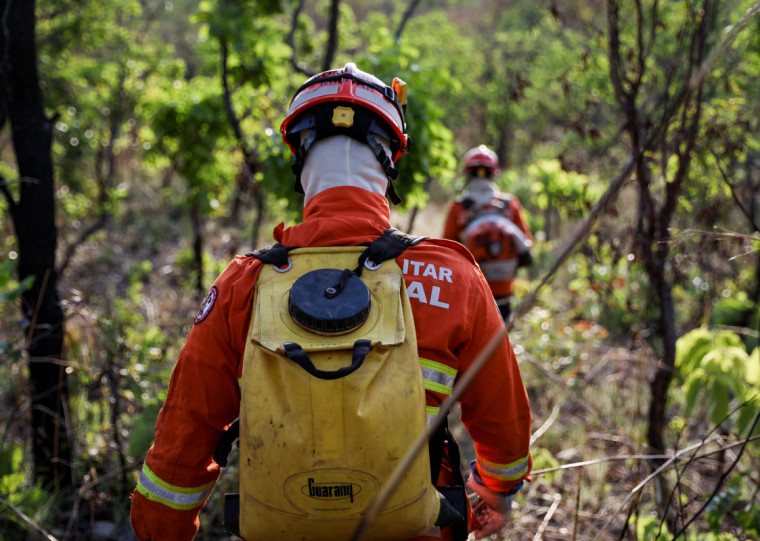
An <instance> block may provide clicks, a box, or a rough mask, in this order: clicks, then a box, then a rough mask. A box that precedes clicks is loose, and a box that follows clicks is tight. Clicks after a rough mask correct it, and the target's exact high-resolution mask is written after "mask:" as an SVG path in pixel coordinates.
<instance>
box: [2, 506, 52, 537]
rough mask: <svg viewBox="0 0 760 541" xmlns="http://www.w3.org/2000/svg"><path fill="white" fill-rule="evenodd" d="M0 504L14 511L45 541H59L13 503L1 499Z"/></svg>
mask: <svg viewBox="0 0 760 541" xmlns="http://www.w3.org/2000/svg"><path fill="white" fill-rule="evenodd" d="M0 503H1V504H3V505H4V506H6V507H7V508H8V509H10V510H11V511H13V512H14V513H15V514H16V515H17V516H18V517H19V518H20V519H21V520H22V521H24V523H25V524H26V525H27V526H29V527H30V528H32V529H33V530H35V531H36V532H38V533H39V534H41V535H42V536H43V537H44V538H45V539H47V540H48V541H58V539H57V538H56V537H53V536H52V535H51V534H50V532H48V531H47V530H46V529H45V528H43V527H42V526H40V525H39V524H37V523H36V522H34V521H33V520H32V519H31V518H30V517H29V516H28V515H26V514H25V513H24V512H23V511H22V510H21V509H19V508H18V507H16V506H15V505H13V504H12V503H11V502H9V501H8V500H6V499H5V498H3V497H0Z"/></svg>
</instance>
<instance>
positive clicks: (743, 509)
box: [705, 475, 760, 539]
mask: <svg viewBox="0 0 760 541" xmlns="http://www.w3.org/2000/svg"><path fill="white" fill-rule="evenodd" d="M743 483H744V480H743V476H742V475H733V476H732V477H731V481H730V482H729V484H728V486H727V487H726V489H725V490H722V491H721V492H719V493H718V494H717V495H716V496H715V497H714V498H713V499H712V501H710V503H709V504H708V505H707V507H706V508H705V517H706V519H707V524H708V525H709V526H710V529H711V530H712V532H713V533H714V534H719V533H720V532H721V530H722V529H723V527H724V525H725V524H726V521H727V520H731V519H732V520H735V521H736V522H737V523H738V524H739V525H740V526H741V527H742V528H743V530H744V533H745V534H746V535H747V536H750V537H749V538H752V539H755V538H758V537H760V508H758V505H757V503H756V502H755V501H754V499H753V498H748V499H743V497H742V485H743Z"/></svg>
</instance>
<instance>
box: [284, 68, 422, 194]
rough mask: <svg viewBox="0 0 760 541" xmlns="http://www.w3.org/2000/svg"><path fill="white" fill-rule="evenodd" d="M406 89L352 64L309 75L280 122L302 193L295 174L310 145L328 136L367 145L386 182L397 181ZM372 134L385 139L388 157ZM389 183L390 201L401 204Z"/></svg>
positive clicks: (404, 143)
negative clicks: (344, 136) (387, 83)
mask: <svg viewBox="0 0 760 541" xmlns="http://www.w3.org/2000/svg"><path fill="white" fill-rule="evenodd" d="M406 91H407V88H406V83H405V82H403V81H402V80H401V79H399V78H395V79H393V83H392V84H391V86H388V85H386V84H385V83H383V82H382V81H381V80H380V79H378V78H377V77H375V76H374V75H371V74H369V73H365V72H363V71H361V70H360V69H358V68H357V67H356V64H352V63H349V64H346V65H345V67H343V68H341V69H336V70H330V71H325V72H322V73H318V74H317V75H314V76H313V77H311V78H310V79H308V80H307V81H306V82H305V83H304V84H303V85H302V86H301V88H299V89H298V90H297V91H296V93H295V95H294V96H293V99H292V100H291V102H290V108H289V109H288V116H287V117H285V120H284V121H283V122H282V125H281V126H280V133H281V134H282V138H283V140H284V141H285V144H287V145H288V147H289V148H290V150H291V152H293V154H294V155H295V163H294V165H293V171H294V172H295V173H296V177H297V178H296V190H297V191H301V192H302V191H303V190H302V187H301V182H300V172H301V168H302V167H303V163H304V160H305V158H306V153H307V152H308V150H309V147H310V146H311V145H312V144H313V143H314V142H315V141H317V140H319V139H323V138H325V137H330V136H332V135H348V136H349V137H353V138H354V139H357V140H358V141H360V142H362V143H365V144H368V145H369V146H370V148H371V149H372V151H373V152H374V153H375V156H377V159H378V161H379V162H380V165H381V166H382V167H383V169H384V170H385V174H386V175H387V176H388V178H389V180H394V179H396V178H397V177H398V171H396V169H394V167H393V164H394V163H395V162H396V160H397V159H398V157H399V156H401V155H402V154H404V153H405V152H406V150H407V149H408V147H409V143H410V140H409V137H408V135H407V134H406V122H405V120H404V114H405V110H406ZM303 130H310V132H309V136H308V137H306V138H304V140H302V139H301V136H300V135H299V134H300V132H301V131H303ZM375 136H381V137H383V138H385V139H387V140H389V141H390V150H391V156H390V157H389V156H388V155H387V154H386V152H385V150H384V149H383V147H382V145H381V144H380V143H379V142H378V141H377V139H376V138H375ZM388 187H389V188H388V195H389V196H390V197H391V200H393V202H394V203H398V202H400V199H399V200H398V201H395V200H394V199H398V196H397V195H396V194H395V191H393V187H392V185H391V183H390V182H389V183H388Z"/></svg>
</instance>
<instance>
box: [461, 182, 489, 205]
mask: <svg viewBox="0 0 760 541" xmlns="http://www.w3.org/2000/svg"><path fill="white" fill-rule="evenodd" d="M495 195H496V185H495V184H494V183H493V181H492V180H490V179H485V178H474V179H472V180H470V181H469V182H468V183H467V188H466V189H465V191H464V196H465V197H466V198H469V199H472V201H473V203H474V204H475V207H476V208H477V207H484V206H486V205H490V204H491V200H493V198H494V196H495Z"/></svg>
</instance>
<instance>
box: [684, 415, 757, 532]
mask: <svg viewBox="0 0 760 541" xmlns="http://www.w3.org/2000/svg"><path fill="white" fill-rule="evenodd" d="M758 422H760V411H758V412H757V415H755V420H754V421H753V422H752V426H751V427H750V429H749V433H748V435H747V437H746V438H745V440H744V441H743V442H742V445H741V448H740V449H739V452H738V453H737V455H736V457H735V458H734V461H733V462H732V463H731V465H730V466H729V467H728V469H726V471H724V472H723V474H722V475H721V476H720V479H718V482H717V483H715V488H714V489H713V491H712V493H711V494H710V496H709V497H708V498H707V499H706V500H705V501H704V503H703V504H702V507H700V508H699V510H698V511H697V512H696V513H694V514H693V515H692V516H691V518H690V519H689V520H687V521H686V524H684V525H683V527H681V529H680V530H678V531H677V532H676V534H675V535H674V536H673V539H678V538H679V537H680V536H681V535H683V534H685V533H686V529H687V528H688V527H689V526H691V524H692V523H693V522H694V521H695V520H696V519H697V518H698V517H699V516H700V515H701V514H702V513H704V511H705V509H707V506H708V505H710V502H712V501H713V500H714V499H715V497H716V496H717V495H718V492H719V491H720V488H721V487H722V486H723V483H724V482H725V481H726V479H728V476H729V475H730V474H731V472H732V471H733V470H734V468H736V465H737V464H738V463H739V459H740V458H741V457H742V455H743V454H744V450H745V449H746V448H747V444H748V443H749V442H750V441H751V440H752V439H753V438H752V433H753V432H754V431H755V427H756V426H757V424H758Z"/></svg>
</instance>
